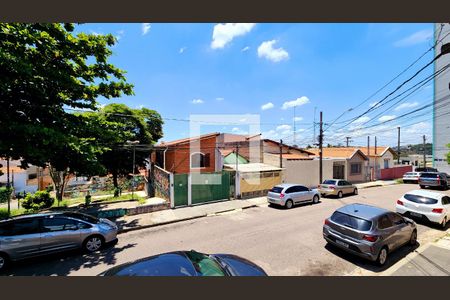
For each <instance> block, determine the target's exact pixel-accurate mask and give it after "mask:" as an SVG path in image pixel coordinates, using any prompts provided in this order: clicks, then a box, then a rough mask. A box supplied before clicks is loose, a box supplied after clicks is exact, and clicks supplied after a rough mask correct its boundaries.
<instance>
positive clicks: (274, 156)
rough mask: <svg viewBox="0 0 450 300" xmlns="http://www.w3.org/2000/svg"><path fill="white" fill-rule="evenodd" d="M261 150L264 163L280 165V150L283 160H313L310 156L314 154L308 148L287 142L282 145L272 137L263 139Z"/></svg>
mask: <svg viewBox="0 0 450 300" xmlns="http://www.w3.org/2000/svg"><path fill="white" fill-rule="evenodd" d="M280 149H281V150H280ZM261 150H262V152H263V158H264V160H263V161H264V163H268V164H271V165H274V166H279V165H280V152H281V157H282V159H283V160H311V159H312V158H310V156H311V155H314V153H313V152H310V151H308V150H305V149H301V148H298V147H294V146H289V145H286V144H282V145H281V144H280V143H279V142H277V141H274V140H271V139H263V140H261Z"/></svg>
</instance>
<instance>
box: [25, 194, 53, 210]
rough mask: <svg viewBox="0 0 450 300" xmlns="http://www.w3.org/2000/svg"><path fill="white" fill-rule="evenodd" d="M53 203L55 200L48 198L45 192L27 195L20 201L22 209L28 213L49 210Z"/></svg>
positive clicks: (48, 195)
mask: <svg viewBox="0 0 450 300" xmlns="http://www.w3.org/2000/svg"><path fill="white" fill-rule="evenodd" d="M54 202H55V198H52V197H50V193H49V192H47V191H38V192H36V193H34V194H30V193H28V194H27V196H26V197H25V200H23V201H22V203H21V204H22V207H23V208H25V209H26V210H29V211H38V210H41V209H45V208H50V207H51V206H52V205H53V203H54Z"/></svg>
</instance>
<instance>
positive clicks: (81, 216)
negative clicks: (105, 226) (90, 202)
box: [64, 212, 100, 224]
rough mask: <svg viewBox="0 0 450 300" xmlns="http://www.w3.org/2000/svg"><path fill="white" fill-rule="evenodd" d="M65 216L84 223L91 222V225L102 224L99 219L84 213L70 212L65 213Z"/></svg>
mask: <svg viewBox="0 0 450 300" xmlns="http://www.w3.org/2000/svg"><path fill="white" fill-rule="evenodd" d="M64 215H65V216H67V217H71V218H75V219H79V220H83V221H86V222H89V223H91V224H97V223H99V222H100V220H99V219H98V218H96V217H93V216H91V215H87V214H83V213H72V212H68V213H64Z"/></svg>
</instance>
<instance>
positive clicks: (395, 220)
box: [389, 213, 405, 225]
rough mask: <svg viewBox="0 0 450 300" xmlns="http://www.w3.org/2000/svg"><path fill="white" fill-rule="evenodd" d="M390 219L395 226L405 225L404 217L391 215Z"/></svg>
mask: <svg viewBox="0 0 450 300" xmlns="http://www.w3.org/2000/svg"><path fill="white" fill-rule="evenodd" d="M389 218H390V219H391V221H392V223H394V224H395V225H400V224H403V223H405V219H403V217H402V216H400V215H398V214H394V213H392V214H389Z"/></svg>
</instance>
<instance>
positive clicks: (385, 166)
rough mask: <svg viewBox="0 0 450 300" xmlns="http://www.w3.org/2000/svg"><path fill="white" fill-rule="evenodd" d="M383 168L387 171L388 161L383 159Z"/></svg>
mask: <svg viewBox="0 0 450 300" xmlns="http://www.w3.org/2000/svg"><path fill="white" fill-rule="evenodd" d="M384 168H385V169H388V168H389V159H385V160H384Z"/></svg>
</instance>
